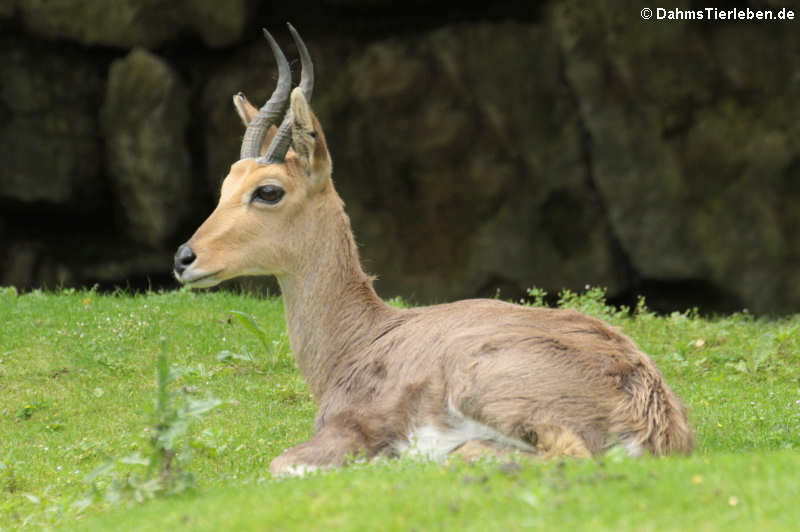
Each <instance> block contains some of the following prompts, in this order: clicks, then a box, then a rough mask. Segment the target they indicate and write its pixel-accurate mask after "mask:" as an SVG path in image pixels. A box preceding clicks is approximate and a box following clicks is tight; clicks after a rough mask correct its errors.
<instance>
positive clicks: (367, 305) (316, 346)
mask: <svg viewBox="0 0 800 532" xmlns="http://www.w3.org/2000/svg"><path fill="white" fill-rule="evenodd" d="M336 221H337V222H339V223H333V224H330V225H327V226H326V229H327V230H326V231H324V232H325V233H327V234H326V235H325V238H321V239H319V241H318V242H319V244H320V245H318V246H315V247H314V252H313V253H311V254H307V255H306V260H305V262H304V263H303V264H301V265H300V267H299V268H298V269H297V271H295V272H291V273H285V274H282V275H279V276H278V283H279V285H280V287H281V292H282V293H283V301H284V308H285V313H286V325H287V328H288V332H289V341H290V342H291V346H292V351H293V352H294V357H295V360H296V361H297V365H298V367H299V369H300V372H301V373H302V374H303V376H304V377H305V379H306V381H307V382H308V385H309V388H310V390H311V393H312V395H313V396H314V399H315V400H317V401H319V400H320V398H321V397H322V395H323V394H324V393H325V391H326V390H327V389H328V388H329V387H330V384H331V383H332V381H333V380H334V379H335V374H336V371H335V370H336V366H337V364H338V363H339V362H340V361H341V359H342V357H345V356H347V355H348V354H349V353H353V352H357V351H358V348H359V346H361V345H363V344H364V343H366V342H368V341H369V339H370V338H371V337H372V331H374V330H375V329H376V327H377V325H378V323H380V322H381V321H382V320H384V319H385V318H386V317H387V316H388V315H390V314H391V313H393V312H396V311H395V310H394V309H392V308H391V307H389V306H388V305H386V303H384V301H383V300H382V299H380V297H378V295H377V294H376V293H375V290H374V289H373V287H372V279H371V278H370V277H368V276H367V275H366V274H365V273H364V271H363V270H362V268H361V264H360V262H359V260H358V251H357V249H356V244H355V242H354V240H353V236H352V233H351V231H350V227H349V222H348V221H347V217H346V215H345V214H344V213H343V212H342V213H340V219H337V220H336ZM320 236H321V235H320Z"/></svg>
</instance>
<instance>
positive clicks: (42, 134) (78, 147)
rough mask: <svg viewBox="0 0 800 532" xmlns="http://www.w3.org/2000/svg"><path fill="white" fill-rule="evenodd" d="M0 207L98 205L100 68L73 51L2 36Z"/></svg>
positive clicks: (100, 180) (99, 186)
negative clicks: (2, 204)
mask: <svg viewBox="0 0 800 532" xmlns="http://www.w3.org/2000/svg"><path fill="white" fill-rule="evenodd" d="M0 79H2V83H0V161H2V164H3V171H2V179H0V202H20V203H38V202H41V203H46V204H49V205H50V207H51V208H52V207H53V206H57V207H59V208H68V207H73V208H74V207H77V206H79V207H81V208H82V209H84V210H86V209H90V208H92V207H93V206H94V205H96V204H97V202H98V201H99V198H100V196H101V194H102V190H103V188H104V187H103V176H102V166H101V158H102V144H101V138H100V134H99V131H98V121H97V107H98V102H99V100H100V98H101V95H102V90H103V77H102V67H100V66H97V65H95V64H93V63H92V62H91V61H90V60H88V59H86V58H84V57H81V56H80V55H79V54H77V53H76V52H74V51H62V50H58V49H55V48H46V47H43V46H41V45H39V44H38V43H35V42H31V41H27V40H24V39H15V38H12V37H8V36H7V37H0Z"/></svg>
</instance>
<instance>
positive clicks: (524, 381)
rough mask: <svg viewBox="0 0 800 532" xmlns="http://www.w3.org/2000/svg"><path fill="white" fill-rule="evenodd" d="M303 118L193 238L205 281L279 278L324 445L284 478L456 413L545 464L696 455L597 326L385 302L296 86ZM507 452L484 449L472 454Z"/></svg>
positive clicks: (239, 174)
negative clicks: (625, 454) (272, 195)
mask: <svg viewBox="0 0 800 532" xmlns="http://www.w3.org/2000/svg"><path fill="white" fill-rule="evenodd" d="M291 112H292V113H293V117H294V126H293V150H291V151H290V152H289V154H288V155H287V159H286V162H285V163H283V164H279V165H268V166H265V165H259V164H256V163H255V162H254V161H253V160H243V161H239V162H238V163H236V164H234V165H233V167H232V168H231V173H230V174H229V176H228V177H227V178H226V180H225V182H224V183H223V187H222V194H221V198H220V203H219V206H218V207H217V209H216V210H215V211H214V213H212V215H211V216H210V217H209V219H208V220H207V221H206V222H205V223H204V224H203V225H202V226H201V227H200V228H199V229H198V231H197V232H196V233H195V235H194V236H193V237H192V239H191V240H190V241H189V245H191V247H192V249H193V250H194V251H195V253H196V255H197V260H196V262H195V264H193V265H192V269H193V273H192V274H193V275H198V272H199V273H204V272H208V273H209V274H212V275H211V276H210V277H207V278H205V280H204V282H203V284H202V286H208V285H209V284H212V283H216V282H219V281H221V280H223V279H227V278H230V277H235V276H238V275H248V274H268V273H271V274H275V275H276V277H277V278H278V282H279V283H280V285H281V288H282V291H283V297H284V302H285V307H286V320H287V325H288V330H289V336H290V340H291V345H292V350H293V351H294V354H295V357H296V360H297V364H298V367H299V369H300V371H301V372H302V374H303V376H304V377H305V378H306V380H307V382H308V385H309V388H310V390H311V392H312V394H313V396H314V398H315V399H316V401H317V402H318V403H319V412H318V415H317V421H316V435H315V436H314V437H313V438H312V439H311V440H309V441H307V442H305V443H303V444H301V445H298V446H296V447H293V448H292V449H289V450H287V451H286V452H285V453H283V454H282V455H281V456H279V457H277V458H276V459H275V460H274V461H273V463H272V464H271V467H270V469H271V470H272V471H273V473H276V474H281V473H287V472H292V471H295V469H293V468H298V467H299V468H303V467H309V466H312V467H330V466H338V465H341V464H343V463H345V461H346V459H347V457H348V456H354V455H359V454H363V455H366V456H367V457H372V456H376V455H380V454H385V455H392V454H394V453H395V452H396V449H397V448H398V444H402V443H404V442H407V441H408V438H409V434H410V433H411V432H412V431H413V430H414V429H415V428H418V427H421V426H434V427H439V428H442V429H445V428H447V427H448V426H449V425H450V424H451V423H452V422H453V420H452V418H451V416H452V412H451V411H450V410H449V408H455V409H457V410H458V411H459V412H460V413H461V414H463V415H464V416H466V417H467V418H469V419H472V420H475V421H477V422H480V423H482V424H484V425H486V426H489V427H492V428H493V429H494V430H496V431H498V432H500V433H502V434H504V435H506V436H509V437H511V438H515V439H517V440H521V441H522V442H525V443H527V444H529V445H530V446H531V447H533V448H535V449H536V451H537V452H539V453H541V454H542V455H544V456H554V455H568V456H590V455H594V454H598V453H602V452H604V451H605V450H606V449H607V448H608V447H609V446H611V445H613V444H615V443H618V442H619V443H623V444H636V445H639V446H641V447H642V448H644V449H646V450H648V451H650V452H651V453H653V454H656V455H661V454H666V453H688V452H690V451H691V450H692V447H693V438H692V432H691V430H690V428H689V425H688V422H687V419H686V412H685V408H684V406H683V404H682V403H681V402H680V400H679V399H678V398H677V397H676V396H675V394H674V393H673V392H672V390H671V389H670V388H669V386H667V384H666V382H664V379H663V377H662V376H661V373H660V372H659V371H658V369H657V368H656V366H655V364H654V363H653V361H652V360H651V359H650V358H649V357H648V356H647V355H645V354H644V353H642V352H641V351H640V350H639V349H638V348H637V347H636V346H635V345H634V344H633V342H632V341H631V340H630V339H628V338H627V337H626V336H625V335H624V334H622V333H621V332H620V331H619V330H618V329H616V328H614V327H611V326H609V325H607V324H606V323H604V322H602V321H600V320H597V319H595V318H592V317H589V316H586V315H583V314H580V313H578V312H575V311H572V310H551V309H540V308H527V307H522V306H518V305H513V304H510V303H504V302H500V301H496V300H467V301H458V302H455V303H449V304H444V305H435V306H430V307H421V308H414V309H409V310H398V309H394V308H391V307H389V306H388V305H386V304H385V303H384V302H383V301H382V300H381V299H380V298H379V297H378V296H377V294H376V293H375V291H374V290H373V288H372V279H371V278H370V277H368V276H367V275H366V274H365V273H364V272H363V270H362V269H361V265H360V263H359V259H358V251H357V248H356V245H355V242H354V240H353V236H352V231H351V229H350V222H349V219H348V217H347V215H346V214H345V212H344V208H343V204H342V201H341V199H340V198H339V196H338V194H337V193H336V191H335V189H334V186H333V181H332V180H331V163H330V156H329V154H328V150H327V147H326V143H325V137H324V134H323V132H322V128H321V127H320V125H319V123H318V121H317V119H316V117H314V115H313V113H311V110H310V108H309V107H308V104H307V103H306V102H305V100H304V99H303V96H302V94H301V93H300V92H299V91H298V90H297V89H296V90H295V91H294V92H293V93H292V104H291ZM246 116H247V114H245V113H243V119H244V118H245V117H246ZM265 182H271V183H278V184H280V185H281V186H282V187H283V188H284V189H285V190H286V196H285V197H284V199H283V200H282V201H281V203H280V204H278V206H276V207H257V206H254V205H248V204H247V202H246V201H245V200H246V198H248V197H249V196H248V194H250V193H251V192H250V191H252V190H253V189H254V188H255V187H257V186H259V185H261V184H263V183H265ZM214 272H218V273H214ZM496 448H497V444H496V443H491V442H478V441H474V442H468V444H465V445H464V446H462V449H461V451H462V452H466V451H470V450H471V451H474V450H476V449H478V450H486V449H496Z"/></svg>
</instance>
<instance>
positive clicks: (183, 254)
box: [174, 244, 197, 275]
mask: <svg viewBox="0 0 800 532" xmlns="http://www.w3.org/2000/svg"><path fill="white" fill-rule="evenodd" d="M196 258H197V255H195V254H194V251H192V248H190V247H189V246H188V245H187V244H184V245H182V246H181V247H179V248H178V251H177V252H175V262H174V267H175V273H177V274H178V275H180V274H182V273H183V272H184V270H185V269H186V268H187V267H188V266H189V265H190V264H191V263H193V262H194V261H195V259H196Z"/></svg>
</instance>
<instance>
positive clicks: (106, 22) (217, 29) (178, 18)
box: [3, 0, 249, 48]
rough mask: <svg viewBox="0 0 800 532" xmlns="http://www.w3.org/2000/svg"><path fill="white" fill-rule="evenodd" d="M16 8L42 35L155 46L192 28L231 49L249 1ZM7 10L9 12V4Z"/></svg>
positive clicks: (50, 1)
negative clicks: (230, 46)
mask: <svg viewBox="0 0 800 532" xmlns="http://www.w3.org/2000/svg"><path fill="white" fill-rule="evenodd" d="M5 1H6V4H8V0H5ZM15 4H16V5H15V7H16V9H17V11H18V13H19V14H20V19H21V21H22V23H23V24H24V26H25V27H26V28H27V29H28V30H29V31H31V32H33V33H35V34H37V35H41V36H43V37H46V38H48V39H68V40H72V41H76V42H79V43H81V44H85V45H97V44H99V45H105V46H119V47H124V48H130V47H133V46H143V47H147V48H154V47H157V46H159V45H161V44H163V43H164V42H167V41H172V40H176V39H177V38H178V37H179V35H180V34H181V33H183V32H185V31H187V30H188V31H190V32H192V33H194V34H196V35H198V36H199V37H200V38H201V39H202V40H203V42H204V43H205V44H206V45H208V46H212V47H218V46H229V45H231V44H234V43H235V42H237V41H238V40H239V38H240V37H241V35H242V30H243V28H244V23H245V21H246V20H247V15H248V5H249V4H248V2H247V0H230V1H226V2H224V3H220V2H216V1H213V0H177V1H172V0H118V1H115V2H113V3H109V2H108V1H105V0H17V1H16V2H15ZM3 9H5V10H6V11H9V10H10V8H9V7H8V5H6V6H5V7H4V8H3Z"/></svg>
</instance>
